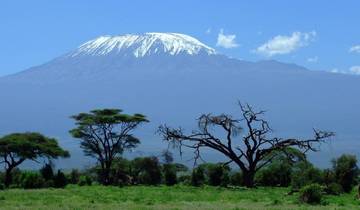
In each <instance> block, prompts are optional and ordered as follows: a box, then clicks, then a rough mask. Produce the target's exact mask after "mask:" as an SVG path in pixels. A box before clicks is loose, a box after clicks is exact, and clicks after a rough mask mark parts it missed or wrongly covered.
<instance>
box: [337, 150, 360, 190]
mask: <svg viewBox="0 0 360 210" xmlns="http://www.w3.org/2000/svg"><path fill="white" fill-rule="evenodd" d="M356 163H357V159H356V156H355V155H342V156H340V157H339V158H338V159H334V160H333V161H332V164H333V171H334V173H335V179H336V182H337V183H338V184H340V185H341V186H342V188H343V190H344V191H345V192H350V191H351V190H352V187H353V186H354V185H355V184H356V178H357V174H358V167H357V164H356Z"/></svg>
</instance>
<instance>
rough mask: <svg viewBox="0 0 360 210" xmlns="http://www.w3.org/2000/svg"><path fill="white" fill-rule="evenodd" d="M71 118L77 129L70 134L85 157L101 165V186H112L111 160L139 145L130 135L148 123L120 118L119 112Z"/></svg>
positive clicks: (134, 117)
mask: <svg viewBox="0 0 360 210" xmlns="http://www.w3.org/2000/svg"><path fill="white" fill-rule="evenodd" d="M72 118H73V119H74V120H75V121H76V125H77V127H76V128H74V129H72V130H71V131H70V133H71V135H72V136H73V137H74V138H78V139H81V148H82V149H83V150H84V153H85V155H88V156H91V157H94V158H96V160H97V161H98V162H99V163H100V166H101V180H100V181H101V183H102V184H104V185H109V184H111V178H110V176H111V175H110V173H111V167H112V162H113V160H114V159H115V158H116V157H119V156H121V155H122V153H123V152H124V151H125V150H130V149H133V148H135V147H136V146H137V145H138V144H139V143H140V140H139V139H137V138H136V137H135V136H134V135H133V134H131V132H132V131H133V130H134V129H135V128H137V127H138V126H139V125H140V124H141V123H144V122H148V120H147V119H146V117H145V116H144V115H141V114H134V115H128V114H123V113H122V110H120V109H100V110H92V111H90V113H80V114H78V115H74V116H72Z"/></svg>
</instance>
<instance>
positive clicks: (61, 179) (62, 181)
mask: <svg viewBox="0 0 360 210" xmlns="http://www.w3.org/2000/svg"><path fill="white" fill-rule="evenodd" d="M66 185H67V179H66V177H65V174H64V173H63V172H61V171H60V170H58V172H57V174H56V175H55V176H54V187H56V188H64V187H65V186H66Z"/></svg>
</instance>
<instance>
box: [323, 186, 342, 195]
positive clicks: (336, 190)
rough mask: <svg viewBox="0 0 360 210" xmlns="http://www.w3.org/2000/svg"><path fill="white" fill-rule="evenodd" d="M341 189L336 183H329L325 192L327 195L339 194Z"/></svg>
mask: <svg viewBox="0 0 360 210" xmlns="http://www.w3.org/2000/svg"><path fill="white" fill-rule="evenodd" d="M343 191H344V190H343V188H342V186H341V185H340V184H338V183H331V184H329V185H328V186H327V187H326V189H325V192H326V193H327V194H329V195H340V194H341V193H342V192H343Z"/></svg>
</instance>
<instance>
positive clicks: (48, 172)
mask: <svg viewBox="0 0 360 210" xmlns="http://www.w3.org/2000/svg"><path fill="white" fill-rule="evenodd" d="M40 174H41V176H42V177H43V178H44V179H45V181H49V180H52V179H53V178H54V171H53V167H52V165H51V164H50V163H47V164H45V165H44V166H43V167H42V168H41V169H40Z"/></svg>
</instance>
